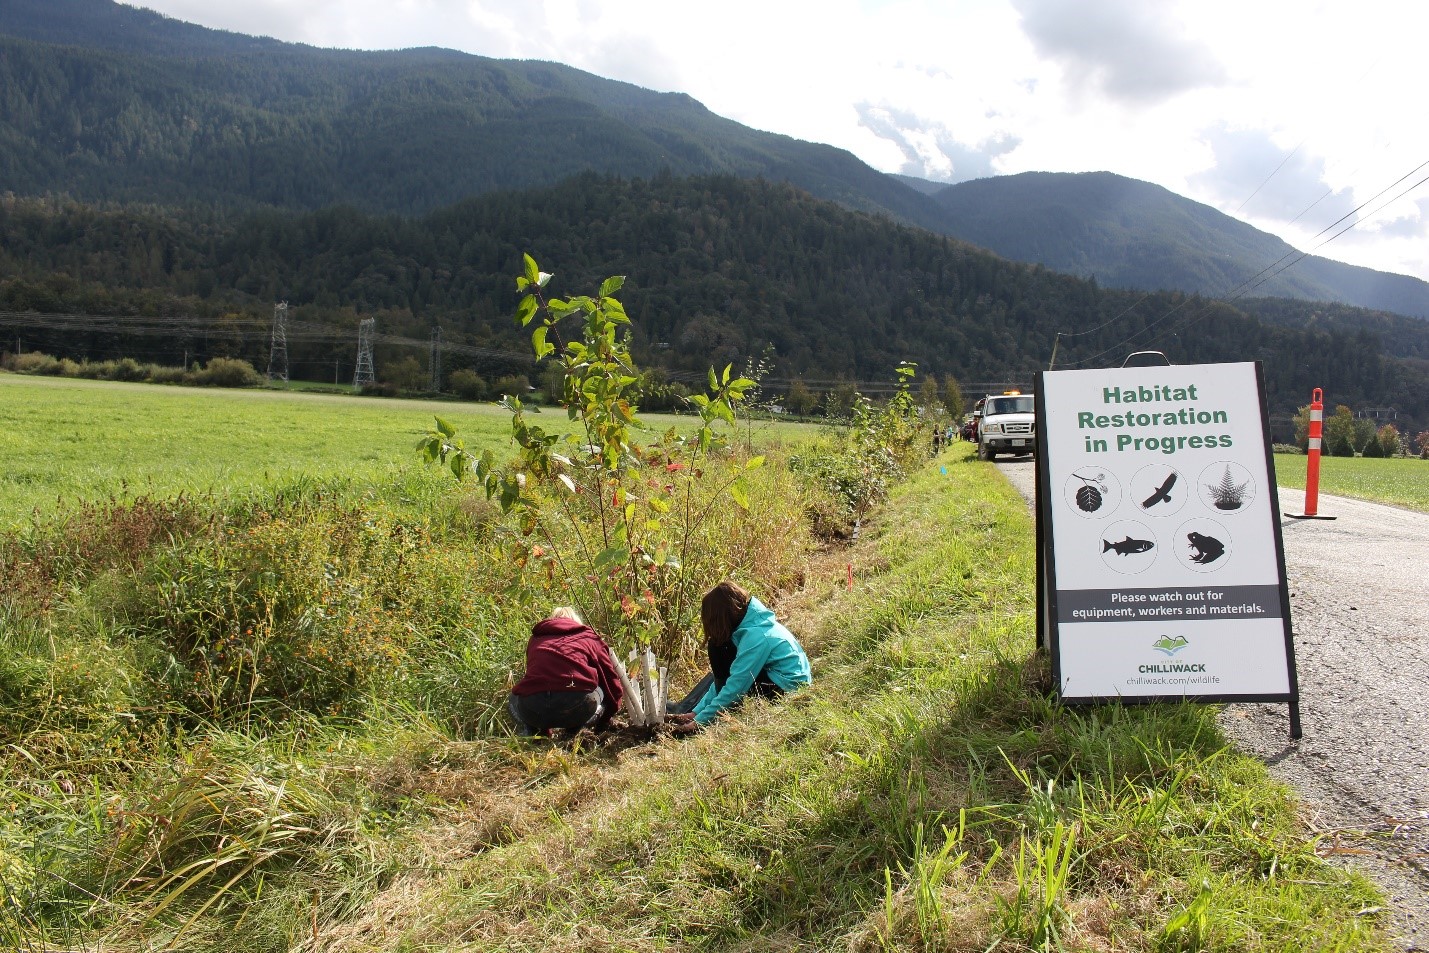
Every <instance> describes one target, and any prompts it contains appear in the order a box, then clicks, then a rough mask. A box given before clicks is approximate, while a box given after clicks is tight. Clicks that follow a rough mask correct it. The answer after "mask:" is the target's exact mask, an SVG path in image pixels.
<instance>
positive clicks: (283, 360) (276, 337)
mask: <svg viewBox="0 0 1429 953" xmlns="http://www.w3.org/2000/svg"><path fill="white" fill-rule="evenodd" d="M268 379H269V380H270V381H284V382H286V381H287V380H288V302H286V301H280V302H279V303H277V304H275V305H273V344H272V347H271V348H270V349H269V351H268Z"/></svg>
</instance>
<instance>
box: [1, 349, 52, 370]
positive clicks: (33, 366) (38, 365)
mask: <svg viewBox="0 0 1429 953" xmlns="http://www.w3.org/2000/svg"><path fill="white" fill-rule="evenodd" d="M3 366H4V368H5V370H7V371H14V372H15V373H16V374H42V375H55V374H59V373H60V370H61V365H60V362H59V361H57V360H55V359H54V358H53V357H51V356H50V355H48V354H41V353H40V352H39V351H28V352H26V353H23V354H6V355H5V360H4V364H3Z"/></svg>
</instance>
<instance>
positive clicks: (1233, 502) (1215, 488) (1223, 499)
mask: <svg viewBox="0 0 1429 953" xmlns="http://www.w3.org/2000/svg"><path fill="white" fill-rule="evenodd" d="M1248 486H1250V481H1249V480H1247V481H1246V482H1245V483H1236V481H1235V477H1234V475H1232V474H1231V468H1230V464H1226V472H1225V475H1224V476H1222V477H1221V482H1219V483H1213V484H1208V485H1207V486H1206V489H1207V490H1210V492H1211V499H1212V501H1214V503H1215V504H1216V509H1218V510H1238V509H1240V508H1241V507H1242V506H1244V505H1245V495H1246V494H1245V489H1246V487H1248Z"/></svg>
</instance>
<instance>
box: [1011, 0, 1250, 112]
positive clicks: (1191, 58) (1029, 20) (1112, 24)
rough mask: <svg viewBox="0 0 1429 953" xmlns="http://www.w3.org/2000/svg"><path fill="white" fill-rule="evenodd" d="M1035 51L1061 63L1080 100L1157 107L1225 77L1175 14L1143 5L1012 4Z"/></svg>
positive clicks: (1112, 0)
mask: <svg viewBox="0 0 1429 953" xmlns="http://www.w3.org/2000/svg"><path fill="white" fill-rule="evenodd" d="M1013 6H1014V7H1016V9H1017V11H1018V12H1019V13H1020V14H1021V15H1022V25H1023V29H1025V30H1026V31H1027V35H1028V37H1030V38H1031V40H1032V42H1033V44H1034V45H1035V46H1036V48H1037V50H1038V51H1039V52H1040V53H1042V54H1043V55H1044V56H1046V57H1047V58H1049V59H1051V60H1053V61H1055V62H1057V63H1059V64H1060V65H1061V66H1062V67H1063V68H1064V69H1065V70H1066V73H1067V78H1068V80H1069V81H1070V83H1071V85H1072V86H1073V87H1074V88H1076V89H1077V90H1078V91H1079V92H1080V91H1082V90H1083V89H1084V88H1087V87H1090V88H1091V89H1092V90H1095V91H1098V92H1101V93H1103V94H1105V95H1107V96H1109V97H1111V98H1113V99H1118V100H1125V101H1127V102H1131V103H1136V104H1143V103H1153V102H1159V101H1162V100H1165V99H1168V98H1170V97H1173V96H1176V95H1178V94H1180V93H1184V92H1188V91H1190V90H1193V89H1197V88H1200V87H1205V86H1219V85H1221V84H1222V83H1224V82H1225V80H1226V73H1225V70H1224V68H1223V67H1222V65H1221V63H1220V61H1219V60H1218V58H1217V57H1216V54H1215V52H1214V51H1213V50H1212V49H1211V48H1210V46H1209V45H1207V44H1205V43H1202V42H1201V41H1199V40H1197V39H1195V38H1194V37H1192V36H1189V35H1188V32H1187V29H1186V27H1185V26H1184V24H1183V22H1182V21H1181V19H1180V18H1179V17H1178V16H1177V15H1176V8H1175V7H1174V6H1172V5H1170V4H1159V3H1148V2H1146V0H1100V2H1098V3H1067V2H1065V0H1013Z"/></svg>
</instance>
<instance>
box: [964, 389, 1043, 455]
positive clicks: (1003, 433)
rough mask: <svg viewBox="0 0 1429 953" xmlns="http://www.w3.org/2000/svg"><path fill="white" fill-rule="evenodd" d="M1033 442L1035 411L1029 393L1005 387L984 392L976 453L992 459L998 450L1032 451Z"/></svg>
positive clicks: (1011, 451) (1019, 452)
mask: <svg viewBox="0 0 1429 953" xmlns="http://www.w3.org/2000/svg"><path fill="white" fill-rule="evenodd" d="M1036 442H1037V415H1036V412H1035V410H1034V405H1033V400H1032V395H1031V394H1023V393H1020V392H1018V391H1008V392H1007V393H1005V394H992V395H989V396H988V398H987V399H986V400H985V401H984V402H983V405H982V419H981V420H980V421H978V428H977V455H978V457H980V458H981V459H983V460H995V459H997V455H998V454H999V453H1012V454H1024V453H1033V452H1034V451H1035V449H1036Z"/></svg>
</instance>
